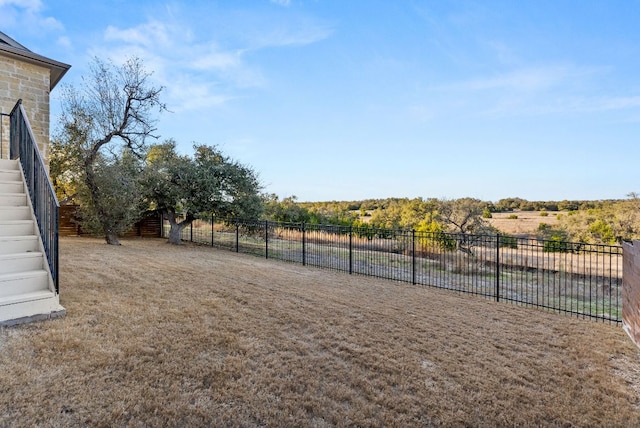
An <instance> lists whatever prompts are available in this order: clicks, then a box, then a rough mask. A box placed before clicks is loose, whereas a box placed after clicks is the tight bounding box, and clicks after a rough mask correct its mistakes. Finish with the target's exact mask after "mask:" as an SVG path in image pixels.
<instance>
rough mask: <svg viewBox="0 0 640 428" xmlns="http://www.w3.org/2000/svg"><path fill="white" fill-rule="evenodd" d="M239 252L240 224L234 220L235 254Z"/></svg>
mask: <svg viewBox="0 0 640 428" xmlns="http://www.w3.org/2000/svg"><path fill="white" fill-rule="evenodd" d="M239 252H240V223H238V220H236V253H239Z"/></svg>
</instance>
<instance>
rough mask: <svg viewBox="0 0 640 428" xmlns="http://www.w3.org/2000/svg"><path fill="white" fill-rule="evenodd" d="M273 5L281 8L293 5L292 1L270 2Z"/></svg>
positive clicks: (278, 0)
mask: <svg viewBox="0 0 640 428" xmlns="http://www.w3.org/2000/svg"><path fill="white" fill-rule="evenodd" d="M270 1H271V3H274V4H277V5H280V6H289V5H290V4H291V0H270Z"/></svg>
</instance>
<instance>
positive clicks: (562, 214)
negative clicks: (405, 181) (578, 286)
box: [265, 193, 640, 244]
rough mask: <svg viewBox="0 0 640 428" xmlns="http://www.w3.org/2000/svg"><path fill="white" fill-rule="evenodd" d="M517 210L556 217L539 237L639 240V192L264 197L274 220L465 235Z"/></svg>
mask: <svg viewBox="0 0 640 428" xmlns="http://www.w3.org/2000/svg"><path fill="white" fill-rule="evenodd" d="M514 211H540V212H541V214H543V215H544V216H549V215H555V216H556V218H557V220H558V221H557V224H556V225H554V226H551V225H549V224H548V223H546V222H544V221H541V223H540V227H539V228H538V230H537V231H536V233H535V236H534V237H537V238H540V239H545V240H553V241H575V242H584V243H592V244H619V243H620V242H622V241H629V240H633V239H640V197H639V196H638V195H637V194H636V193H630V194H629V195H628V199H621V200H595V201H584V200H579V201H567V200H565V201H533V202H532V201H527V200H525V199H522V198H505V199H501V200H499V201H498V202H495V203H493V202H487V201H482V200H479V199H474V198H460V199H451V200H447V199H436V198H429V199H423V198H386V199H366V200H362V201H327V202H298V200H297V198H296V197H295V196H290V197H286V198H283V199H280V198H279V197H278V196H277V195H273V194H272V195H269V196H268V197H266V199H265V215H266V216H267V217H268V218H269V219H272V220H275V221H283V222H298V223H300V222H306V223H315V224H335V225H342V226H353V227H359V228H377V229H413V230H416V231H431V232H439V231H444V232H456V233H467V234H487V233H491V234H495V233H501V232H500V231H499V230H497V229H495V228H494V227H492V226H491V225H490V224H489V222H488V221H487V220H488V219H489V218H491V217H492V214H493V213H498V212H514ZM541 219H544V217H541ZM527 237H531V236H527Z"/></svg>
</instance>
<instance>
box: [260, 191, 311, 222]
mask: <svg viewBox="0 0 640 428" xmlns="http://www.w3.org/2000/svg"><path fill="white" fill-rule="evenodd" d="M296 200H297V198H296V196H289V197H286V198H284V199H282V200H280V199H279V198H278V196H277V195H275V194H271V195H266V196H265V197H264V214H265V217H266V218H267V219H269V220H273V221H281V222H290V223H303V222H304V223H308V222H309V220H310V219H311V214H310V213H309V210H308V209H306V208H305V207H303V206H301V205H300V204H298V203H297V202H296Z"/></svg>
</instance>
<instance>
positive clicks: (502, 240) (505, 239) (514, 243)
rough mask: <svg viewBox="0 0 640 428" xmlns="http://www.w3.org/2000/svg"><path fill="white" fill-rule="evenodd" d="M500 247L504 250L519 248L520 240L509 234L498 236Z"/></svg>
mask: <svg viewBox="0 0 640 428" xmlns="http://www.w3.org/2000/svg"><path fill="white" fill-rule="evenodd" d="M498 245H499V246H500V247H502V248H513V249H516V248H518V238H516V237H515V236H511V235H508V234H503V233H500V234H498Z"/></svg>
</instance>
